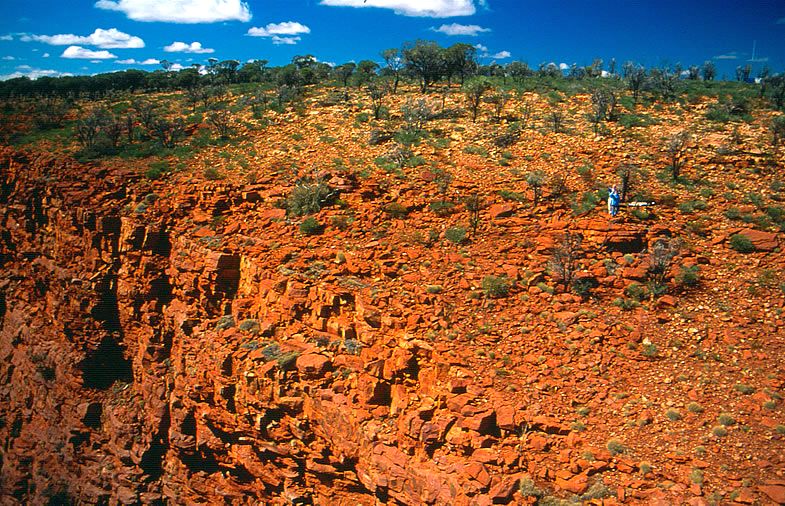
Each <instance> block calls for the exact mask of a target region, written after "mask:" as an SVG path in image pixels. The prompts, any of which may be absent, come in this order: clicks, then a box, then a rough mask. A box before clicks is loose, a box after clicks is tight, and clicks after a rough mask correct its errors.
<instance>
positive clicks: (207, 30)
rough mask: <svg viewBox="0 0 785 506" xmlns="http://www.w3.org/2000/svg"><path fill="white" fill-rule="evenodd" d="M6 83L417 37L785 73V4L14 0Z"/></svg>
mask: <svg viewBox="0 0 785 506" xmlns="http://www.w3.org/2000/svg"><path fill="white" fill-rule="evenodd" d="M2 12H3V16H0V79H7V78H9V77H17V76H21V75H29V76H31V77H36V76H41V75H52V76H56V75H62V74H65V73H68V74H95V73H100V72H111V71H115V70H121V69H127V68H140V69H145V70H156V69H160V68H161V65H160V63H159V62H160V61H161V60H168V61H169V62H172V63H174V64H175V65H176V66H175V68H178V66H183V67H187V66H190V65H191V64H193V63H205V62H206V61H207V59H208V58H218V59H219V60H225V59H236V60H240V61H242V62H244V61H247V60H250V59H265V60H268V61H269V62H270V64H271V65H282V64H285V63H288V62H289V61H291V59H292V57H293V56H295V55H303V54H313V55H314V56H316V57H317V58H318V59H319V60H320V61H325V62H329V63H338V64H340V63H344V62H346V61H359V60H362V59H371V60H376V61H379V60H380V57H379V52H380V51H381V50H383V49H385V48H389V47H400V45H401V44H402V43H403V42H404V41H409V40H416V39H430V40H435V41H437V42H439V43H440V44H442V45H443V46H447V45H450V44H453V43H456V42H467V43H470V44H473V45H477V47H478V48H479V51H478V52H479V54H480V55H481V56H482V61H483V62H484V63H489V62H491V61H494V60H495V61H497V62H499V63H507V62H510V61H512V60H521V61H525V62H528V63H529V65H531V66H532V67H537V65H539V64H540V63H548V62H554V63H557V64H560V63H565V64H567V65H569V64H572V63H577V64H579V65H588V64H590V63H591V62H592V60H593V59H594V58H602V59H603V60H605V62H606V63H607V62H608V61H609V60H610V59H611V58H616V60H617V62H618V63H619V65H621V63H622V62H624V61H626V60H633V61H636V62H639V63H642V64H644V65H646V66H647V67H650V66H659V65H673V64H675V63H681V64H682V65H683V66H685V67H686V66H688V65H690V64H701V63H702V62H704V61H705V60H711V59H713V61H714V62H715V63H716V65H717V68H718V77H721V76H722V75H723V74H725V75H727V76H728V77H729V78H732V76H733V74H734V69H735V68H736V66H737V65H745V64H746V63H748V62H749V61H750V60H752V59H753V55H752V51H753V43H754V44H755V55H754V56H755V57H754V61H752V64H753V68H754V70H753V73H756V72H757V70H758V69H760V68H761V67H762V66H763V65H768V66H769V67H770V68H771V70H772V71H773V72H782V71H783V70H785V2H783V1H782V0H769V1H764V0H752V1H749V2H737V1H729V0H694V1H690V0H681V1H676V0H660V1H644V0H638V1H636V0H594V1H587V0H563V1H560V2H539V1H537V2H534V1H526V0H248V1H242V0H97V1H96V0H92V1H89V0H88V1H82V0H71V1H69V2H64V1H62V0H33V1H30V0H2Z"/></svg>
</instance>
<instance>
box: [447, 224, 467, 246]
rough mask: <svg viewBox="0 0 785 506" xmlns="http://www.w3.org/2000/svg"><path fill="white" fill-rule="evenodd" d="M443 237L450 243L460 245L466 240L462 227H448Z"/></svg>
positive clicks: (464, 230)
mask: <svg viewBox="0 0 785 506" xmlns="http://www.w3.org/2000/svg"><path fill="white" fill-rule="evenodd" d="M444 237H445V239H447V240H448V241H450V242H454V243H455V244H460V243H462V242H463V241H465V240H466V229H465V228H463V227H450V228H448V229H447V230H445V231H444Z"/></svg>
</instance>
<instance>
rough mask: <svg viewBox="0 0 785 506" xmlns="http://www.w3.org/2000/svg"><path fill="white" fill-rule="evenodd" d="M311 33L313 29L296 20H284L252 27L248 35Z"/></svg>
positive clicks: (265, 35) (267, 35)
mask: <svg viewBox="0 0 785 506" xmlns="http://www.w3.org/2000/svg"><path fill="white" fill-rule="evenodd" d="M303 33H311V29H310V28H308V27H307V26H305V25H303V24H301V23H298V22H296V21H284V22H282V23H269V24H268V25H267V26H263V27H251V28H249V29H248V33H247V35H250V36H251V37H272V36H273V35H301V34H303Z"/></svg>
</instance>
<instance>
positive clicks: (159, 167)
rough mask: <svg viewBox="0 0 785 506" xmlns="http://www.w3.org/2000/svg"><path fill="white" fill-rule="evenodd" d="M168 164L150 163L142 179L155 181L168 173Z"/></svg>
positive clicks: (161, 162)
mask: <svg viewBox="0 0 785 506" xmlns="http://www.w3.org/2000/svg"><path fill="white" fill-rule="evenodd" d="M169 170H170V169H169V164H168V163H167V162H165V161H158V162H152V163H151V164H150V167H149V168H148V169H147V170H146V171H145V173H144V177H146V178H147V179H150V180H151V181H152V180H156V179H160V178H161V176H163V175H164V174H166V173H168V172H169Z"/></svg>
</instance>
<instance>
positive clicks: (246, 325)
mask: <svg viewBox="0 0 785 506" xmlns="http://www.w3.org/2000/svg"><path fill="white" fill-rule="evenodd" d="M238 328H239V329H240V330H242V331H243V332H248V333H250V334H252V335H254V336H255V335H257V334H259V332H260V331H261V327H260V326H259V320H250V319H249V320H243V321H241V322H240V325H239V326H238Z"/></svg>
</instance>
